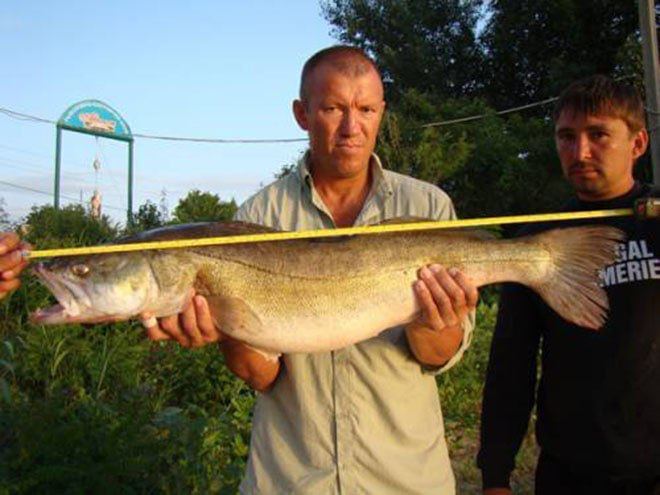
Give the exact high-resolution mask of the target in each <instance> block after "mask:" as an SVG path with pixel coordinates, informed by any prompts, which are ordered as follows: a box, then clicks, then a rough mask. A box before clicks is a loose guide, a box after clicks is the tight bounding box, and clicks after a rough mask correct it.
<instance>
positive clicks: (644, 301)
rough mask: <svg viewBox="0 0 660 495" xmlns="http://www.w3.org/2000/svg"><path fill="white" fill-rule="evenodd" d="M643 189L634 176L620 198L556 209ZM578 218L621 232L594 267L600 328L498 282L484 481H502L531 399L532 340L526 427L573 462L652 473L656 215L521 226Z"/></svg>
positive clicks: (659, 296)
mask: <svg viewBox="0 0 660 495" xmlns="http://www.w3.org/2000/svg"><path fill="white" fill-rule="evenodd" d="M651 194H652V191H651V189H650V188H649V187H648V186H642V185H639V184H636V185H635V187H634V188H633V189H632V190H631V191H630V192H629V193H628V194H626V195H625V196H623V197H620V198H616V199H614V200H610V201H604V202H597V203H596V202H582V201H578V200H574V201H572V202H570V203H569V204H568V205H566V208H565V209H564V210H565V211H580V210H599V209H614V208H629V207H631V206H632V205H633V203H634V201H635V199H637V198H639V197H642V196H648V195H651ZM587 223H588V224H596V223H599V224H608V225H612V226H615V227H618V228H620V229H622V230H623V231H625V232H626V234H627V240H626V241H625V242H624V243H623V244H622V245H621V246H620V247H621V249H620V252H619V256H618V259H617V260H616V262H615V263H614V264H613V265H611V266H609V267H607V268H606V269H605V270H604V272H603V278H602V285H603V287H604V288H605V290H606V292H607V295H608V299H609V303H610V311H609V313H608V315H609V316H608V320H607V322H606V324H605V325H604V327H603V328H602V329H600V330H598V331H593V330H588V329H585V328H581V327H579V326H576V325H574V324H571V323H568V322H567V321H565V320H564V319H562V318H561V317H560V316H559V315H558V314H557V313H555V312H554V311H553V310H552V309H550V308H549V307H548V306H547V305H546V304H545V303H544V302H543V301H542V300H541V299H540V297H539V296H537V295H536V294H535V293H533V292H532V291H530V290H529V289H527V288H524V287H522V286H519V285H516V284H506V286H505V287H504V288H503V291H502V296H501V300H500V312H499V314H498V322H497V325H496V329H495V334H494V337H493V344H492V348H491V359H490V362H489V368H488V374H487V378H486V387H485V391H484V406H483V413H482V448H481V451H480V453H479V465H480V467H481V468H482V470H483V472H484V481H485V484H486V486H502V484H503V483H504V482H506V481H508V475H509V473H510V471H511V470H512V468H513V457H514V456H515V453H516V451H517V449H518V447H519V444H520V440H521V439H522V436H523V435H524V431H525V429H526V426H527V422H528V420H529V412H530V409H531V407H532V405H533V403H534V389H535V385H536V358H537V355H538V346H539V343H540V346H541V349H542V352H541V379H540V382H539V386H538V390H537V392H536V404H537V411H538V421H537V426H536V433H537V439H538V442H539V444H540V445H541V447H542V448H543V449H544V451H546V452H547V453H548V454H550V455H553V456H554V457H557V458H558V459H560V460H562V461H564V462H566V463H569V464H573V465H575V466H576V467H577V468H579V469H583V470H593V471H598V472H604V473H609V474H613V475H624V476H646V475H649V474H651V475H656V474H660V241H659V239H660V220H646V221H641V220H638V219H635V218H633V217H611V218H603V219H598V220H593V219H590V220H580V221H573V222H567V223H563V224H562V225H557V224H554V225H553V224H551V223H548V224H535V225H531V226H528V227H526V228H524V229H522V231H521V234H522V233H532V232H537V231H540V230H546V229H548V228H553V227H566V226H573V225H581V224H587Z"/></svg>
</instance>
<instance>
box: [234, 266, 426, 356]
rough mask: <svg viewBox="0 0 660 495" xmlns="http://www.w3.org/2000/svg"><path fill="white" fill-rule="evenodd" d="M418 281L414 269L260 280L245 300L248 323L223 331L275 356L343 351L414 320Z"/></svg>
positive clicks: (236, 324)
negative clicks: (328, 277)
mask: <svg viewBox="0 0 660 495" xmlns="http://www.w3.org/2000/svg"><path fill="white" fill-rule="evenodd" d="M415 279H416V268H412V267H411V268H408V269H403V270H397V271H390V272H386V273H381V274H378V275H376V276H373V275H372V276H362V277H360V276H355V277H347V278H341V279H340V278H331V279H289V278H287V277H283V276H276V275H271V276H270V277H266V279H263V277H262V280H261V284H260V287H261V288H260V290H254V291H252V292H251V294H250V295H248V296H247V297H244V298H243V301H244V302H245V305H246V306H247V307H248V308H249V311H250V312H251V314H252V317H250V318H249V320H250V323H247V324H245V321H246V319H244V321H243V324H241V323H237V322H236V321H234V322H232V324H231V325H229V326H226V327H225V328H224V331H225V332H227V333H228V334H229V335H231V336H232V337H234V338H236V339H239V340H242V341H245V342H247V343H248V344H250V345H252V346H254V347H258V348H261V349H264V350H268V351H271V352H281V353H290V352H323V351H330V350H334V349H339V348H342V347H346V346H348V345H351V344H354V343H356V342H360V341H362V340H366V339H369V338H371V337H374V336H376V335H378V334H379V333H380V332H382V331H383V330H386V329H387V328H391V327H393V326H396V325H400V324H402V323H405V322H407V321H410V320H412V319H413V318H414V317H415V315H416V314H417V313H418V311H419V306H418V304H417V301H416V298H415V295H414V292H413V282H414V280H415ZM225 323H226V320H225ZM230 327H231V328H230Z"/></svg>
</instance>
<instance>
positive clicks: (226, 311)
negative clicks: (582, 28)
mask: <svg viewBox="0 0 660 495" xmlns="http://www.w3.org/2000/svg"><path fill="white" fill-rule="evenodd" d="M261 232H272V230H270V229H267V228H265V227H259V226H256V225H251V224H243V223H206V224H189V225H182V226H175V227H169V228H163V229H156V230H153V231H148V232H144V233H142V234H139V235H137V236H134V237H132V238H128V239H125V240H123V241H122V242H145V241H156V240H170V239H183V238H198V237H215V236H222V235H239V234H249V233H261ZM622 238H623V234H622V233H621V231H619V230H617V229H614V228H611V227H603V226H587V227H573V228H565V229H555V230H550V231H546V232H544V233H541V234H537V235H533V236H528V237H521V238H518V239H514V240H494V239H492V238H486V236H485V235H484V233H483V232H481V233H480V232H475V231H451V232H450V231H437V230H435V231H433V230H432V231H420V232H406V233H388V234H379V235H366V236H353V237H340V238H330V239H324V240H305V239H299V240H287V241H276V242H257V243H243V244H230V245H221V246H211V247H200V248H185V249H173V250H154V251H139V252H130V253H119V254H102V255H93V256H79V257H72V258H60V259H54V260H51V261H49V262H46V263H40V264H38V265H36V266H35V271H36V273H37V275H38V276H39V278H40V279H41V281H42V282H43V283H44V284H45V285H46V286H47V287H48V288H49V289H50V290H51V292H53V294H54V295H55V297H56V298H57V299H58V301H59V304H58V305H55V306H53V307H51V308H48V309H42V310H37V311H36V312H35V313H33V315H32V320H33V321H34V322H36V323H42V324H59V323H74V322H80V323H94V322H103V321H118V320H125V319H128V318H131V317H136V316H137V315H139V314H140V313H141V312H145V311H148V312H151V313H153V314H155V315H156V316H165V315H171V314H175V313H178V312H180V311H181V310H182V309H183V307H184V306H185V305H186V304H187V302H188V301H187V298H188V297H190V296H189V294H190V288H191V287H194V289H195V290H196V291H197V293H199V294H202V295H204V296H206V297H207V298H208V301H209V307H210V308H211V312H212V315H213V318H214V320H215V322H216V325H217V326H218V328H220V329H221V330H222V331H223V332H225V333H226V334H228V335H230V336H232V337H234V338H236V339H239V340H242V341H244V342H246V343H248V344H250V345H251V346H253V347H256V348H259V349H262V350H264V351H268V352H273V353H280V352H315V351H327V350H332V349H338V348H341V347H344V346H347V345H350V344H353V343H355V342H359V341H361V340H365V339H368V338H370V337H373V336H375V335H377V334H378V333H379V332H381V331H382V330H384V329H386V328H389V327H392V326H395V325H399V324H404V323H406V322H409V321H411V320H412V319H413V318H415V317H416V316H417V315H418V313H419V306H418V304H417V300H416V297H415V294H414V291H413V283H414V281H415V280H416V279H417V271H418V270H419V269H420V268H421V267H422V266H424V265H429V264H432V263H440V264H442V265H444V266H447V267H452V266H453V267H457V268H459V269H461V270H463V271H464V272H465V273H466V274H467V275H468V276H469V277H470V278H471V279H472V280H473V281H474V283H475V284H476V285H477V286H483V285H487V284H491V283H495V282H502V281H513V282H519V283H521V284H524V285H527V286H529V287H531V288H532V289H533V290H535V291H536V292H538V293H539V294H540V295H541V297H543V299H544V300H545V301H546V302H547V303H548V304H549V305H550V306H551V307H552V308H554V309H555V310H556V311H557V312H558V313H559V314H561V315H562V316H563V317H564V318H565V319H567V320H570V321H572V322H574V323H577V324H579V325H582V326H584V327H588V328H594V329H595V328H598V327H600V326H601V325H602V324H603V322H604V321H605V318H606V312H607V308H608V303H607V297H606V295H605V292H604V291H603V290H602V289H601V288H600V286H599V284H598V271H599V270H600V269H602V268H603V267H604V266H605V265H607V264H609V263H611V262H613V261H614V258H615V246H616V243H617V242H619V241H621V240H622Z"/></svg>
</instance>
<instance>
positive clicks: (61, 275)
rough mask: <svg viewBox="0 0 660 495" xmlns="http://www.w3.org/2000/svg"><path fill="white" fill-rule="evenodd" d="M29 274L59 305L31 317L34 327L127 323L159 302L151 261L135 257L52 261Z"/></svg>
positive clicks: (83, 257)
mask: <svg viewBox="0 0 660 495" xmlns="http://www.w3.org/2000/svg"><path fill="white" fill-rule="evenodd" d="M33 272H34V273H35V274H36V275H37V277H38V278H39V280H40V281H41V282H42V283H43V284H44V285H45V286H46V287H47V288H48V289H49V290H50V291H51V292H52V293H53V295H54V296H55V297H56V298H57V301H58V303H59V304H56V305H54V306H52V307H49V308H44V309H38V310H36V311H35V312H34V313H32V315H30V318H31V321H32V322H33V323H39V324H45V325H51V324H61V323H100V322H106V321H120V320H126V319H128V318H130V317H132V316H135V315H137V314H139V313H140V312H142V311H145V310H147V309H149V306H150V304H153V301H154V300H155V299H157V298H158V297H159V287H158V283H157V281H156V279H155V276H154V274H153V270H152V268H151V264H150V260H149V258H148V257H147V256H145V255H144V254H143V253H138V252H136V253H117V254H101V255H94V256H79V257H71V258H59V259H58V258H56V259H53V260H51V261H48V262H44V263H38V264H37V265H36V266H34V268H33Z"/></svg>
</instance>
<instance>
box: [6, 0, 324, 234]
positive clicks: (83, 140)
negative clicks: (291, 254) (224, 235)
mask: <svg viewBox="0 0 660 495" xmlns="http://www.w3.org/2000/svg"><path fill="white" fill-rule="evenodd" d="M330 31H331V26H330V25H329V24H328V23H327V21H325V19H324V18H323V16H322V13H321V8H320V6H319V2H318V1H316V0H285V1H279V2H273V1H272V0H246V1H244V2H235V1H228V0H216V1H211V0H208V1H195V0H190V1H187V2H181V1H178V2H177V1H167V0H161V1H138V2H134V1H133V2H129V1H125V0H115V1H112V2H110V1H106V0H102V1H96V2H89V1H86V2H83V1H73V0H67V1H66V2H53V1H47V0H32V1H25V0H5V1H3V2H2V3H0V59H1V60H2V64H0V107H1V108H4V109H9V110H12V111H15V112H20V113H24V114H29V115H33V116H36V117H40V118H43V119H48V120H51V121H57V120H58V119H59V118H60V117H61V116H62V114H63V113H64V112H65V110H66V109H67V108H68V107H69V106H71V105H73V104H74V103H77V102H79V101H82V100H87V99H95V100H101V101H103V102H104V103H106V104H108V105H110V106H111V107H112V108H114V109H115V110H116V111H117V112H119V114H121V116H122V117H123V118H124V119H125V120H126V122H127V123H128V125H129V126H130V128H131V131H132V132H133V133H136V134H148V135H159V136H177V137H195V138H217V139H295V138H299V139H304V138H305V137H306V136H305V134H304V132H303V131H302V130H300V129H299V128H298V127H297V125H296V123H295V121H294V119H293V116H292V113H291V102H292V100H293V99H294V98H295V97H296V94H297V90H298V82H299V76H300V69H301V68H302V65H303V63H304V62H305V60H307V58H309V56H311V55H312V54H313V53H314V52H316V51H317V50H319V49H321V48H324V47H326V46H329V45H332V44H335V43H337V41H336V39H334V38H333V37H332V36H331V35H330ZM55 135H56V128H55V125H54V124H46V123H36V122H32V121H25V120H18V119H14V118H10V117H8V116H7V115H5V114H4V113H0V198H1V199H2V201H3V202H4V204H3V208H4V210H5V211H6V212H7V213H9V215H10V217H11V219H12V221H20V220H21V219H22V218H23V217H24V216H25V215H26V214H27V213H29V211H30V208H31V207H32V206H34V205H43V204H52V202H53V190H54V170H55ZM305 146H306V145H305V142H296V143H269V144H202V143H188V142H170V141H161V140H151V139H145V138H137V137H136V138H135V142H134V195H133V208H134V211H135V210H137V208H138V206H139V205H141V204H143V203H144V202H145V201H147V200H150V201H152V202H154V203H156V204H158V203H160V202H161V201H162V200H164V201H165V202H166V204H167V205H168V206H169V209H170V211H171V210H172V209H173V208H174V207H175V206H176V204H177V203H178V201H179V199H180V198H181V197H183V196H185V195H186V194H187V193H188V192H189V191H190V190H192V189H200V190H202V191H208V192H212V193H214V194H217V195H219V196H220V198H221V199H222V200H230V199H235V200H236V201H237V202H238V203H240V202H242V201H243V200H245V199H247V198H248V197H249V196H250V195H252V194H254V193H255V192H257V190H258V189H260V188H261V187H262V186H263V185H266V184H268V183H270V182H272V181H273V180H274V175H275V173H277V172H278V171H279V170H280V169H281V167H282V166H283V165H286V164H290V163H292V162H294V161H295V160H296V159H297V158H298V157H299V156H300V154H301V152H302V151H304V149H305ZM95 159H98V162H99V163H100V168H99V170H98V172H97V171H95V169H94V167H93V163H94V160H95ZM127 168H128V146H127V145H126V143H124V142H121V141H115V140H109V139H103V138H98V139H97V138H95V137H94V136H90V135H86V134H80V133H76V132H69V131H64V132H63V137H62V167H61V174H62V176H61V185H60V191H61V199H60V204H62V205H66V204H68V203H71V202H80V200H81V198H82V202H83V203H84V204H85V205H88V204H89V200H90V198H91V196H92V194H93V193H94V190H95V189H98V190H99V191H100V193H101V195H102V198H103V213H105V214H108V215H110V216H111V217H112V218H113V220H115V221H117V222H123V221H124V220H125V218H126V208H127V195H128V187H127ZM9 184H11V185H9ZM16 186H20V187H16Z"/></svg>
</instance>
